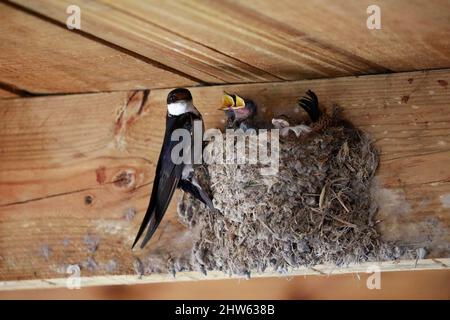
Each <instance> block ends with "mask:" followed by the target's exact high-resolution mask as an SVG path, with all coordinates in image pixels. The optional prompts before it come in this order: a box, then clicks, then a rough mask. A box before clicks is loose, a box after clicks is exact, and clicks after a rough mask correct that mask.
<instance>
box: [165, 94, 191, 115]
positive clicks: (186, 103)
mask: <svg viewBox="0 0 450 320" xmlns="http://www.w3.org/2000/svg"><path fill="white" fill-rule="evenodd" d="M167 111H168V112H169V114H170V115H172V116H178V115H180V114H183V113H186V112H195V113H198V111H197V109H196V108H195V107H194V104H193V103H192V95H191V92H190V91H189V90H188V89H185V88H177V89H174V90H172V91H170V92H169V94H168V95H167Z"/></svg>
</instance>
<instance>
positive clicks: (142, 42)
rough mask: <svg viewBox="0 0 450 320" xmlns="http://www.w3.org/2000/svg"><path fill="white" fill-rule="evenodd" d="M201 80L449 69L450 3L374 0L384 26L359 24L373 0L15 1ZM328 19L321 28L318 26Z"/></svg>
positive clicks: (319, 76) (222, 80)
mask: <svg viewBox="0 0 450 320" xmlns="http://www.w3.org/2000/svg"><path fill="white" fill-rule="evenodd" d="M11 2H14V3H16V4H19V5H20V6H23V7H26V8H28V9H30V10H33V11H35V12H38V13H40V14H42V15H45V16H47V17H50V18H52V19H55V20H57V21H59V22H61V23H65V21H66V19H67V14H66V8H67V6H68V5H69V4H77V5H79V6H80V8H81V10H82V12H83V17H82V20H83V27H82V30H83V32H86V33H88V34H91V35H94V36H96V37H100V38H102V39H105V40H107V41H109V42H111V43H114V44H116V45H119V46H121V47H124V48H127V49H129V50H131V51H133V52H136V53H139V54H141V55H143V56H146V57H151V58H152V59H155V60H156V61H159V62H161V63H163V64H166V65H168V66H170V67H172V68H174V69H177V70H180V71H182V72H184V73H186V74H189V75H191V76H193V77H196V78H198V79H200V80H202V81H205V82H212V83H223V82H225V83H236V82H261V81H271V80H276V79H284V80H297V79H305V78H324V77H336V76H345V75H361V74H373V73H382V72H385V71H389V70H390V71H413V70H422V69H436V68H448V67H449V66H450V39H449V37H448V36H447V35H448V34H449V33H450V25H449V24H448V21H449V19H450V4H449V3H448V1H446V0H436V1H433V2H432V3H430V4H428V5H427V6H423V3H422V1H420V0H413V1H410V0H408V1H407V0H399V1H389V0H381V1H377V5H378V6H379V7H380V9H381V21H382V27H381V29H380V30H369V29H368V28H367V25H366V20H367V18H368V16H369V15H368V14H367V8H368V6H369V5H372V4H373V2H372V1H370V0H363V1H360V0H350V1H345V2H342V1H340V2H330V1H327V0H318V1H294V0H281V1H267V0H257V1H243V0H226V1H216V2H214V5H211V2H210V1H192V0H191V1H189V0H184V1H159V0H151V1H135V0H123V1H113V0H99V1H96V2H92V1H87V0H63V1H58V0H36V1H26V0H12V1H11ZM325 21H326V23H324V22H325Z"/></svg>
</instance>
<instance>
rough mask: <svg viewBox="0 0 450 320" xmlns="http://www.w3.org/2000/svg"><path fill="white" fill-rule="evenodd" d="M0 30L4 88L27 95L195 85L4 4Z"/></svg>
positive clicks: (0, 10)
mask: <svg viewBox="0 0 450 320" xmlns="http://www.w3.org/2000/svg"><path fill="white" fill-rule="evenodd" d="M0 25H1V27H0V30H1V31H0V43H1V50H0V61H1V64H0V65H1V73H0V83H3V84H5V85H8V86H11V87H15V88H17V89H19V90H20V91H23V92H25V93H27V94H31V95H33V94H54V93H74V92H96V91H112V90H131V89H140V88H154V87H159V88H161V87H173V86H185V85H186V86H187V85H194V84H196V82H195V81H192V80H191V79H189V78H187V77H183V76H180V75H177V74H175V73H173V72H170V71H166V70H164V69H161V68H160V67H157V66H154V65H152V64H150V63H147V62H144V61H142V60H139V59H137V58H134V57H132V56H130V55H129V54H126V53H123V52H121V51H119V50H116V49H114V48H111V47H108V46H106V45H104V44H101V43H99V42H97V41H93V40H90V39H88V38H86V37H84V36H82V35H80V34H78V33H75V32H73V31H69V30H68V29H67V28H66V27H59V26H56V25H54V24H53V23H50V22H48V21H46V20H43V19H40V18H38V17H36V16H34V15H30V14H27V13H25V12H22V11H21V10H17V9H15V8H13V7H11V6H9V5H6V4H4V3H0Z"/></svg>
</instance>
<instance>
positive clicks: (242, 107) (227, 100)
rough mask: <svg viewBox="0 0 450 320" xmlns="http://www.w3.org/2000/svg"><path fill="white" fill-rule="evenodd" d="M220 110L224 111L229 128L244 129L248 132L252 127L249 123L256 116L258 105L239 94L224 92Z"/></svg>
mask: <svg viewBox="0 0 450 320" xmlns="http://www.w3.org/2000/svg"><path fill="white" fill-rule="evenodd" d="M220 110H223V111H224V112H225V115H226V116H227V119H228V121H227V128H234V129H236V128H242V129H245V130H246V129H247V128H249V127H250V126H249V123H250V122H251V121H252V119H253V117H254V115H255V114H256V104H255V103H254V102H253V101H251V100H248V99H244V98H242V97H240V96H238V95H237V94H228V93H226V92H224V94H223V96H222V106H221V107H220Z"/></svg>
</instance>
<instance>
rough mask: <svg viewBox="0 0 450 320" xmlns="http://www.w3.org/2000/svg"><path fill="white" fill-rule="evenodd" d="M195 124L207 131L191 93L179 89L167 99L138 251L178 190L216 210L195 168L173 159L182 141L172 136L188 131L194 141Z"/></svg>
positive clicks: (192, 147) (138, 234)
mask: <svg viewBox="0 0 450 320" xmlns="http://www.w3.org/2000/svg"><path fill="white" fill-rule="evenodd" d="M195 121H200V122H201V125H202V127H203V120H202V116H201V114H200V113H199V112H198V110H197V108H195V106H194V104H193V102H192V95H191V93H190V92H189V90H187V89H184V88H178V89H175V90H172V91H171V92H169V94H168V95H167V115H166V132H165V135H164V141H163V145H162V148H161V153H160V155H159V160H158V164H157V166H156V173H155V179H154V180H153V190H152V193H151V196H150V202H149V205H148V208H147V212H146V213H145V216H144V219H143V221H142V224H141V227H140V228H139V231H138V233H137V236H136V239H135V240H134V243H133V246H132V248H134V246H135V245H136V243H137V242H138V241H139V238H140V237H141V236H142V234H143V233H144V231H145V229H147V232H146V234H145V237H144V240H143V241H142V243H141V246H140V247H141V248H143V247H144V246H145V245H146V244H147V242H148V241H150V239H151V238H152V236H153V234H154V233H155V231H156V229H157V228H158V225H159V223H160V222H161V220H162V218H163V216H164V214H165V212H166V210H167V207H168V205H169V203H170V200H171V199H172V196H173V194H174V192H175V190H176V189H177V188H180V189H182V190H184V191H185V192H188V193H191V194H192V195H193V196H194V197H195V198H196V199H198V200H200V201H202V202H203V203H204V204H205V205H207V206H208V207H209V208H214V206H213V204H212V201H211V199H210V198H209V197H208V195H207V194H206V193H205V191H204V190H203V189H202V188H201V187H200V185H199V183H198V182H197V181H196V179H195V177H194V166H193V164H190V163H184V162H181V163H179V162H180V161H174V159H172V150H173V149H174V147H175V146H176V145H177V144H179V143H182V142H179V141H172V133H173V132H174V131H175V130H177V129H186V130H188V131H189V133H190V135H191V137H192V136H193V132H194V122H195ZM194 141H195V139H191V145H190V146H189V148H188V149H189V151H191V150H194V149H195V147H194V145H193V142H194ZM177 150H178V147H177ZM183 150H185V149H183ZM175 154H176V152H175ZM178 154H179V152H178ZM191 162H192V161H191ZM192 163H193V162H192Z"/></svg>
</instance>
